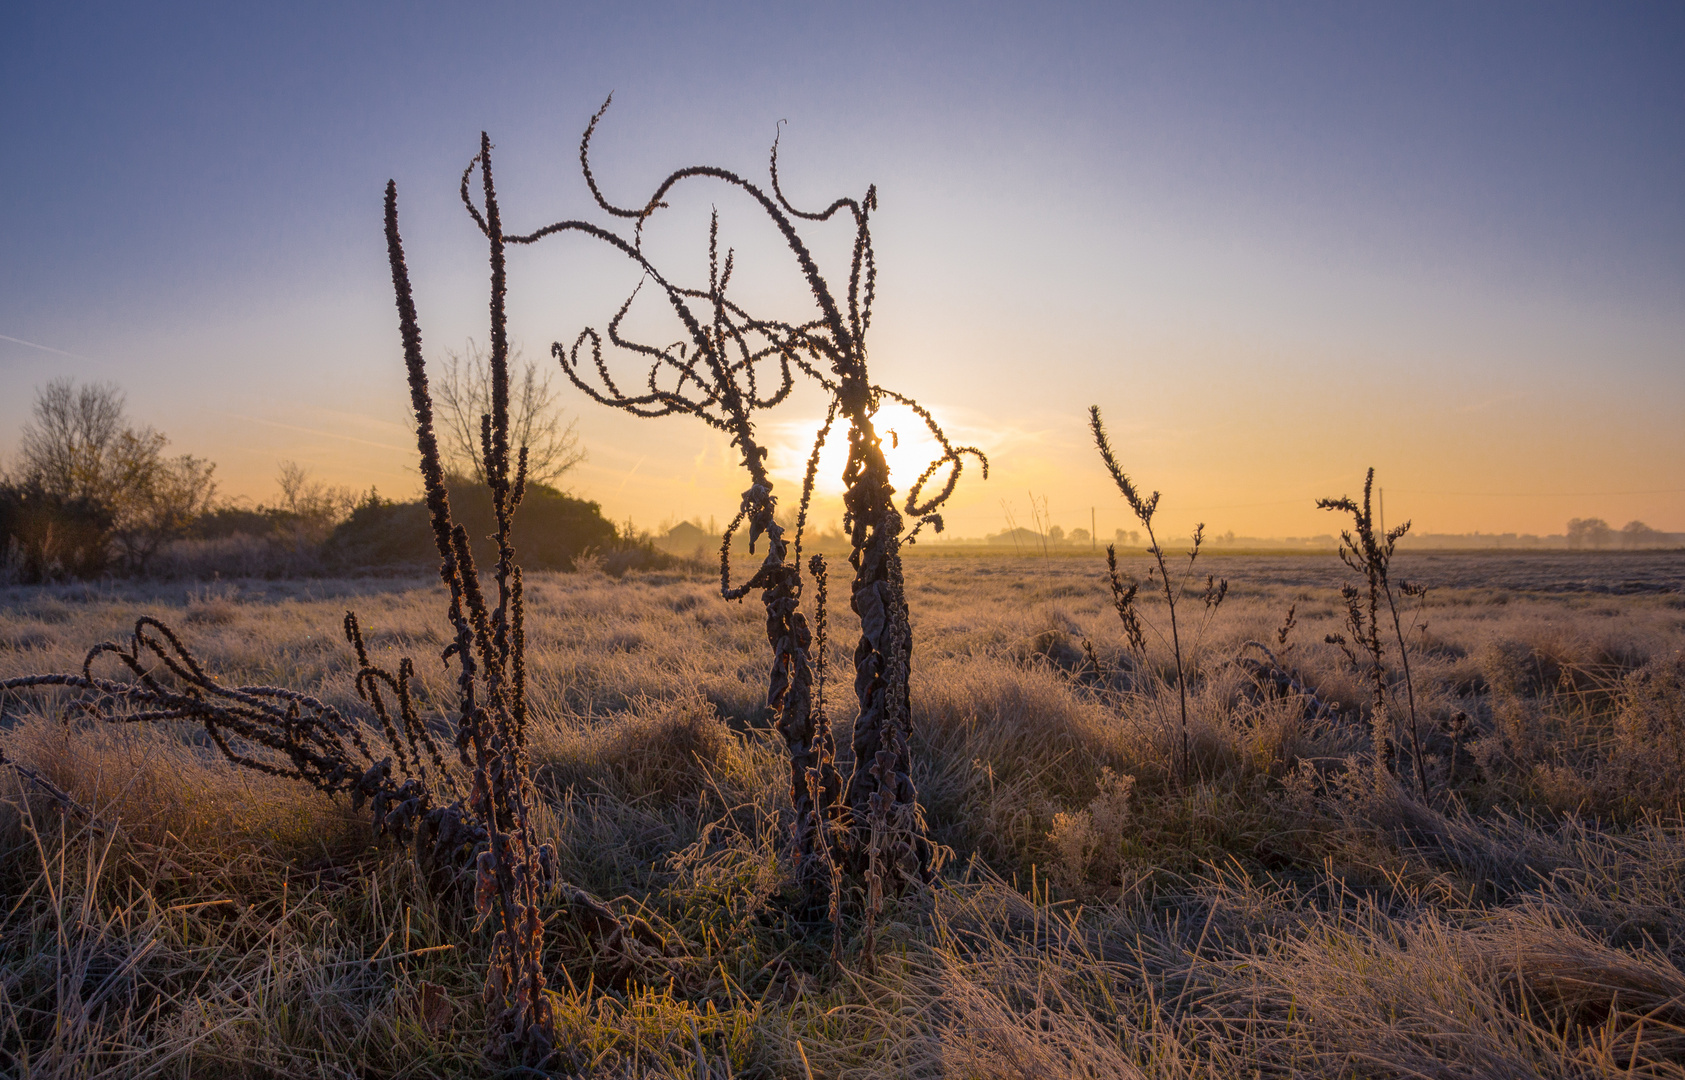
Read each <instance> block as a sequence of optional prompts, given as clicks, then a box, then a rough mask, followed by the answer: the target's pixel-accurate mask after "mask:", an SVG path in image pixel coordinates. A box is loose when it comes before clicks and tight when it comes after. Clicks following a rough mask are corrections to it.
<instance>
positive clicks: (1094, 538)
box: [1088, 506, 1100, 551]
mask: <svg viewBox="0 0 1685 1080" xmlns="http://www.w3.org/2000/svg"><path fill="white" fill-rule="evenodd" d="M1088 550H1090V551H1099V550H1100V534H1099V533H1097V532H1095V531H1094V508H1093V507H1092V506H1090V507H1089V508H1088Z"/></svg>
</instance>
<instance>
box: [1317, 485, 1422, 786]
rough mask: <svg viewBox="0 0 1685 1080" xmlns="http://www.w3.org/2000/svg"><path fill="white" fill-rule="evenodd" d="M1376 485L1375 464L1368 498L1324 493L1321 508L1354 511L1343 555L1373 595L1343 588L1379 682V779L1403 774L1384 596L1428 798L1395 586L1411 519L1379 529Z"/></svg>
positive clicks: (1415, 757)
mask: <svg viewBox="0 0 1685 1080" xmlns="http://www.w3.org/2000/svg"><path fill="white" fill-rule="evenodd" d="M1374 486H1375V470H1374V469H1373V468H1371V469H1370V470H1369V472H1368V474H1367V475H1366V476H1365V477H1364V481H1363V502H1362V503H1361V504H1359V503H1358V502H1357V501H1355V500H1353V499H1351V498H1350V497H1341V498H1338V499H1318V500H1317V501H1316V505H1317V507H1318V508H1319V509H1323V510H1334V511H1339V512H1344V513H1347V514H1350V515H1351V518H1352V528H1351V529H1348V530H1344V531H1342V532H1341V533H1340V560H1341V561H1342V562H1344V563H1345V564H1346V565H1347V566H1348V567H1350V568H1351V569H1352V570H1354V571H1356V572H1357V573H1359V574H1361V575H1363V577H1364V580H1365V582H1366V584H1367V585H1368V600H1367V604H1366V605H1365V604H1364V603H1362V602H1361V601H1360V598H1359V594H1358V593H1357V591H1356V590H1355V589H1353V588H1352V587H1351V586H1350V585H1347V586H1345V587H1343V588H1342V590H1341V593H1342V595H1343V596H1344V597H1345V600H1346V622H1347V625H1348V626H1349V627H1350V628H1351V630H1352V633H1353V636H1354V637H1355V638H1356V639H1357V640H1358V642H1359V643H1360V644H1361V645H1362V646H1363V647H1364V648H1365V649H1366V650H1367V651H1368V653H1369V660H1370V667H1369V674H1370V678H1371V680H1372V684H1373V687H1374V702H1373V705H1372V709H1373V714H1372V716H1371V725H1372V726H1373V728H1374V732H1375V735H1374V741H1375V756H1376V761H1377V767H1376V781H1377V783H1379V782H1380V777H1381V776H1382V768H1381V767H1382V766H1383V765H1384V766H1385V771H1386V773H1388V774H1391V775H1392V776H1395V777H1396V776H1397V775H1398V763H1397V755H1396V752H1395V751H1394V749H1393V724H1392V719H1391V715H1390V712H1389V710H1388V704H1387V669H1386V662H1385V650H1384V649H1383V647H1382V644H1381V627H1380V615H1381V601H1382V600H1383V599H1384V600H1385V601H1386V604H1387V610H1388V612H1389V614H1390V615H1391V617H1392V625H1393V633H1394V635H1395V637H1396V640H1397V642H1398V655H1399V661H1400V665H1401V666H1402V667H1403V669H1404V690H1405V697H1406V700H1407V702H1408V707H1409V713H1410V726H1409V728H1408V729H1407V734H1408V735H1409V738H1410V755H1411V759H1412V761H1413V763H1414V772H1415V774H1416V791H1417V793H1418V794H1419V795H1420V796H1421V797H1422V798H1423V799H1424V800H1425V799H1426V798H1427V797H1428V781H1427V763H1426V761H1425V760H1424V758H1423V754H1422V742H1421V724H1420V722H1419V720H1418V719H1417V715H1416V689H1415V680H1414V679H1413V678H1412V677H1411V673H1410V650H1409V648H1408V646H1407V645H1406V643H1405V640H1404V627H1403V624H1402V621H1401V620H1400V617H1399V614H1398V602H1397V600H1396V598H1395V597H1394V596H1393V588H1392V573H1391V567H1392V557H1393V553H1394V551H1395V550H1396V549H1397V547H1398V541H1399V539H1400V538H1401V537H1402V536H1404V534H1405V533H1407V532H1409V531H1410V523H1409V522H1408V521H1406V522H1405V523H1404V524H1402V525H1400V526H1398V527H1397V528H1394V529H1389V530H1387V531H1386V532H1384V533H1381V532H1377V531H1376V524H1375V515H1374V510H1373V505H1372V498H1371V497H1372V494H1373V491H1374ZM1401 587H1402V588H1403V589H1404V590H1405V591H1406V592H1407V593H1411V594H1414V595H1420V592H1421V590H1419V589H1418V588H1417V587H1415V586H1411V585H1408V584H1403V585H1401ZM1328 641H1329V642H1330V643H1332V644H1336V645H1339V646H1341V647H1342V648H1345V647H1346V642H1345V638H1344V635H1341V634H1330V635H1328ZM1348 655H1349V653H1348Z"/></svg>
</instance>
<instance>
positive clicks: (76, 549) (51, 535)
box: [0, 482, 115, 582]
mask: <svg viewBox="0 0 1685 1080" xmlns="http://www.w3.org/2000/svg"><path fill="white" fill-rule="evenodd" d="M114 524H115V516H114V515H113V514H112V512H111V509H110V508H109V507H107V506H105V505H104V504H103V503H100V502H98V501H97V500H94V499H85V498H65V497H63V496H60V495H55V494H52V493H50V492H48V491H47V490H46V489H45V488H44V487H43V486H42V485H41V484H40V483H38V482H24V483H4V484H0V577H4V578H9V579H11V580H14V581H24V582H38V581H55V580H61V579H64V578H73V577H81V578H86V577H98V576H99V575H100V574H103V573H104V572H105V570H106V568H107V566H108V565H109V563H110V559H111V531H112V527H113V525H114Z"/></svg>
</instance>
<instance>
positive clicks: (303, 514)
mask: <svg viewBox="0 0 1685 1080" xmlns="http://www.w3.org/2000/svg"><path fill="white" fill-rule="evenodd" d="M275 482H276V483H277V484H278V485H279V486H280V488H281V503H280V505H279V506H278V507H277V509H279V510H285V511H286V512H287V513H289V514H292V515H293V516H294V517H295V518H296V519H297V520H296V525H297V527H298V533H299V536H300V538H301V539H304V540H308V541H310V542H313V543H320V542H321V541H323V540H325V539H327V536H328V534H329V533H331V532H333V529H334V526H335V525H338V524H339V523H340V522H342V521H344V520H345V519H346V518H347V517H350V516H351V511H352V510H353V509H355V508H356V506H357V493H356V492H355V491H352V490H351V489H350V488H348V487H335V486H332V485H330V484H328V483H326V482H324V481H322V480H318V479H316V478H315V477H314V476H311V475H310V470H309V469H307V468H305V467H304V466H303V465H300V464H299V463H298V462H296V461H283V462H281V471H280V475H278V476H277V477H276V478H275Z"/></svg>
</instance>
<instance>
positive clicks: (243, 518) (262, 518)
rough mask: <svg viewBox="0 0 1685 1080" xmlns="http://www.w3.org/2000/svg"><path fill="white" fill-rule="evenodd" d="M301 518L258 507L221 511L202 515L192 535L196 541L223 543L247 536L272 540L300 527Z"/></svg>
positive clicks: (220, 508)
mask: <svg viewBox="0 0 1685 1080" xmlns="http://www.w3.org/2000/svg"><path fill="white" fill-rule="evenodd" d="M298 521H299V516H298V515H297V514H294V513H291V512H290V511H287V510H271V509H269V508H267V507H262V506H260V507H258V508H257V509H256V510H248V509H246V508H245V507H241V506H223V507H218V508H217V509H215V510H212V511H210V512H209V513H205V514H201V515H200V516H199V519H198V520H197V521H195V522H194V523H193V528H192V529H191V530H190V531H189V533H188V538H189V539H192V540H222V539H225V538H227V537H230V536H237V535H239V534H242V533H244V534H245V535H246V536H268V535H270V534H271V533H277V532H281V531H283V530H286V529H290V528H292V527H294V526H296V525H297V524H298Z"/></svg>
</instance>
